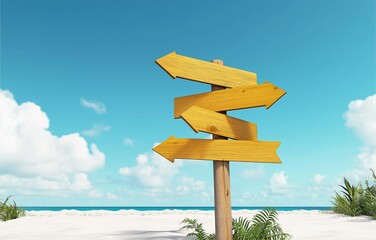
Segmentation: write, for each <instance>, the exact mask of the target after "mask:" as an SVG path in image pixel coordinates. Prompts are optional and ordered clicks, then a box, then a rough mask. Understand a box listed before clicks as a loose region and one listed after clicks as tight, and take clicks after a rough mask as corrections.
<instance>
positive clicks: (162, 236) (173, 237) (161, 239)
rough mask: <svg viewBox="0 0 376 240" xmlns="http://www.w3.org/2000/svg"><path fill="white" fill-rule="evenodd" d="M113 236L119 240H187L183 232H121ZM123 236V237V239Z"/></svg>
mask: <svg viewBox="0 0 376 240" xmlns="http://www.w3.org/2000/svg"><path fill="white" fill-rule="evenodd" d="M109 235H111V236H118V237H119V238H118V239H124V240H141V239H142V240H151V239H153V240H157V239H158V240H186V239H188V238H187V237H185V233H183V232H182V231H176V230H174V231H138V230H129V231H120V232H117V233H113V234H109ZM121 236H123V237H121Z"/></svg>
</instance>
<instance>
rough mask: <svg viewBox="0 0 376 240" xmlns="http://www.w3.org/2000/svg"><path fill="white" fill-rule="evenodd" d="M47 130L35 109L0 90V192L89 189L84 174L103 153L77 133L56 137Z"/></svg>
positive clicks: (46, 121)
mask: <svg viewBox="0 0 376 240" xmlns="http://www.w3.org/2000/svg"><path fill="white" fill-rule="evenodd" d="M48 128H49V119H48V117H47V114H46V113H44V112H43V111H42V110H41V108H40V107H39V106H38V105H36V104H35V103H32V102H25V103H22V104H18V103H17V102H16V101H15V99H14V97H13V95H12V93H11V92H9V91H5V90H0V143H1V144H0V156H1V158H0V166H1V169H0V178H1V180H0V189H12V191H16V190H19V191H21V190H22V191H24V192H27V191H28V190H30V192H33V191H34V192H38V191H42V192H44V193H46V192H48V191H47V190H50V191H65V192H69V191H82V190H88V189H90V188H91V187H92V186H91V184H90V181H89V179H88V177H87V173H88V172H91V171H94V170H96V169H98V168H100V167H102V166H103V165H104V162H105V155H104V153H102V152H101V151H100V150H99V149H98V148H97V146H96V145H95V144H91V145H90V146H88V143H87V142H86V140H85V139H84V138H82V137H81V136H80V135H79V134H78V133H72V134H67V135H63V136H61V137H59V136H55V135H53V134H52V133H51V132H50V131H49V130H48ZM48 194H57V193H54V192H49V193H48Z"/></svg>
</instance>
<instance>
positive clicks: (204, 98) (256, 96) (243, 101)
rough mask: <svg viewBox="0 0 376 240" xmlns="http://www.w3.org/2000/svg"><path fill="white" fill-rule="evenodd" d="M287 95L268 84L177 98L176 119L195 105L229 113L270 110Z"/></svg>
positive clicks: (175, 106)
mask: <svg viewBox="0 0 376 240" xmlns="http://www.w3.org/2000/svg"><path fill="white" fill-rule="evenodd" d="M213 65H214V64H213ZM285 94H286V92H285V91H284V90H282V89H280V88H278V87H276V86H275V85H273V84H271V83H269V82H266V83H263V84H258V85H253V86H247V87H237V88H232V89H226V90H219V91H215V92H208V93H202V94H195V95H190V96H185V97H179V98H175V104H174V117H175V118H179V117H180V115H181V114H182V113H183V112H185V111H186V110H188V109H189V108H190V107H192V106H194V105H196V106H199V107H202V108H206V109H209V110H212V111H228V110H236V109H243V108H253V107H262V106H265V107H266V108H269V107H270V106H272V105H273V104H274V103H275V102H276V101H278V99H280V98H281V97H282V96H283V95H285Z"/></svg>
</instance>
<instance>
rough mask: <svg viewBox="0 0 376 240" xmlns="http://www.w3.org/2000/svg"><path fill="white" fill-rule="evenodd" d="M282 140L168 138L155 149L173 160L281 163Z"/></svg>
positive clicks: (154, 149)
mask: <svg viewBox="0 0 376 240" xmlns="http://www.w3.org/2000/svg"><path fill="white" fill-rule="evenodd" d="M280 144H281V143H280V142H257V141H247V140H236V141H235V140H232V141H231V140H230V141H229V140H211V139H190V138H174V136H172V137H170V138H168V139H167V140H165V141H164V142H162V143H161V144H159V145H158V146H156V147H154V148H153V151H155V152H156V153H158V154H160V155H161V156H163V157H164V158H166V159H168V160H169V161H171V162H174V160H175V159H177V158H184V159H192V160H197V159H201V160H216V161H236V162H265V163H281V160H280V159H279V157H278V155H277V153H276V151H277V149H278V147H279V145H280Z"/></svg>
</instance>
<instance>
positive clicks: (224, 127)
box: [180, 106, 257, 141]
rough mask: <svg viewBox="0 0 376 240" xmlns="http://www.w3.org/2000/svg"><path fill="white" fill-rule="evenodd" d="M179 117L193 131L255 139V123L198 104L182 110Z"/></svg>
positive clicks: (234, 137)
mask: <svg viewBox="0 0 376 240" xmlns="http://www.w3.org/2000/svg"><path fill="white" fill-rule="evenodd" d="M180 116H181V118H183V119H184V121H186V122H187V124H188V125H189V126H190V127H191V128H192V129H193V130H194V131H195V132H199V131H200V132H206V133H211V134H216V135H220V136H223V137H228V138H233V139H243V140H252V141H257V127H256V124H254V123H250V122H247V121H243V120H240V119H238V118H234V117H230V116H227V115H224V114H221V113H217V112H214V111H211V110H208V109H205V108H201V107H198V106H192V107H190V108H189V109H188V110H187V111H185V112H183V113H182V114H181V115H180Z"/></svg>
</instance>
